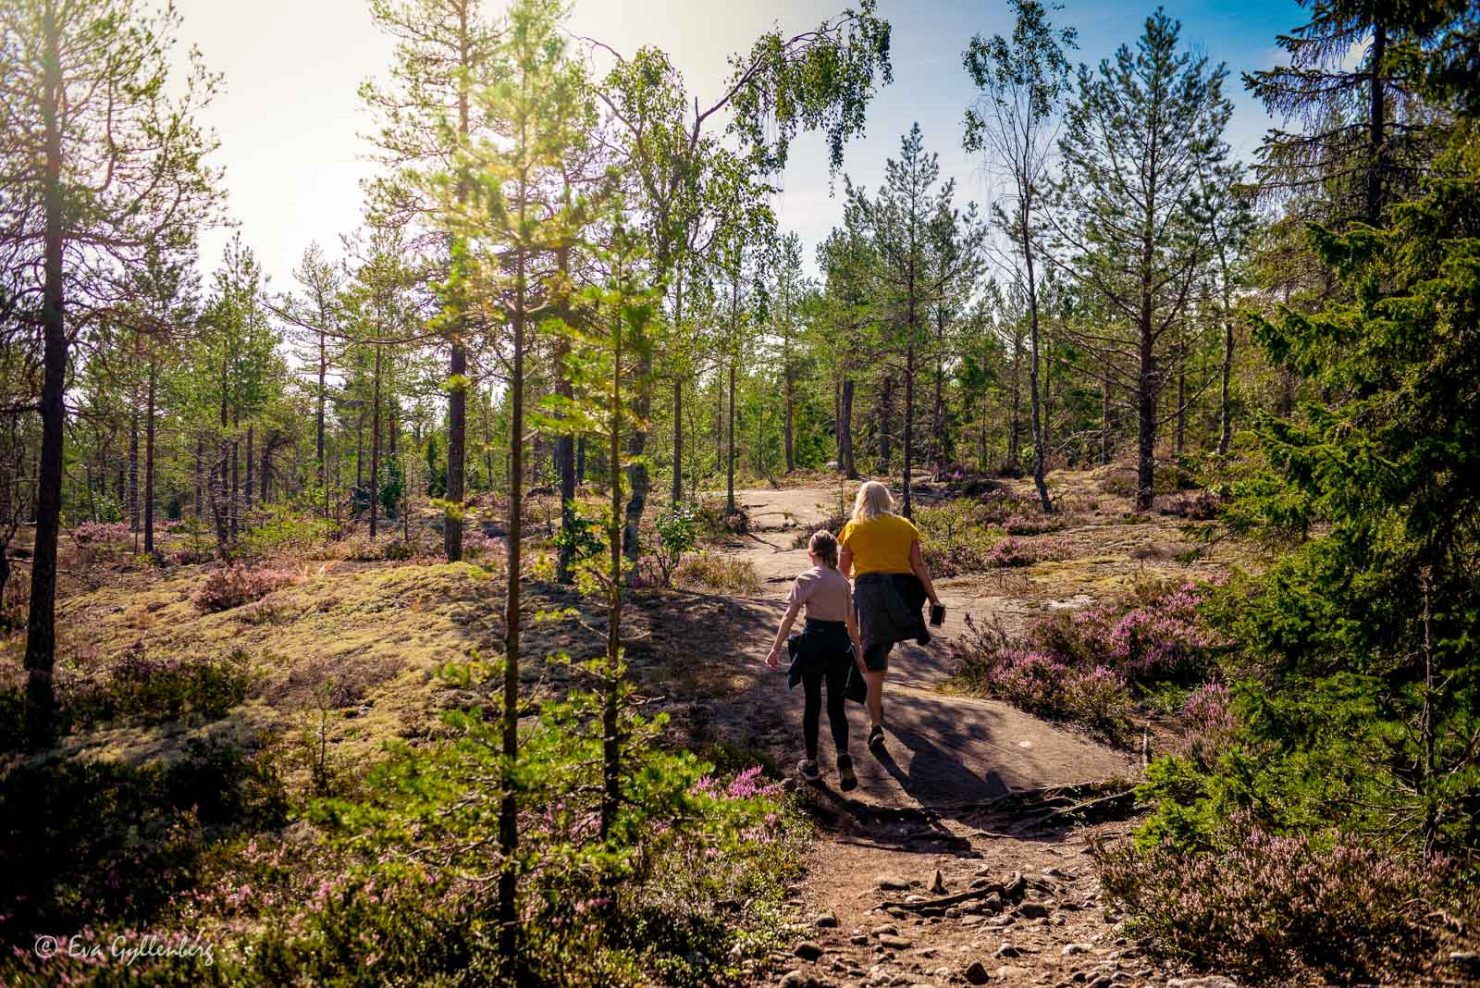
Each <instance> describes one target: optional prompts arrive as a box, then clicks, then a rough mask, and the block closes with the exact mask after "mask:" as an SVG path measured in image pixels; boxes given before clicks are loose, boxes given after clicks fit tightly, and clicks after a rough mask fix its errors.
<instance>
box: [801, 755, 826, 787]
mask: <svg viewBox="0 0 1480 988" xmlns="http://www.w3.org/2000/svg"><path fill="white" fill-rule="evenodd" d="M797 772H799V773H800V774H801V776H802V781H803V782H816V781H817V780H819V779H821V778H822V773H821V772H820V771H818V769H817V760H816V759H815V758H803V759H802V760H801V761H799V762H797Z"/></svg>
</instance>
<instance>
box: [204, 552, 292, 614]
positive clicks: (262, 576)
mask: <svg viewBox="0 0 1480 988" xmlns="http://www.w3.org/2000/svg"><path fill="white" fill-rule="evenodd" d="M302 580H303V576H302V574H300V573H299V572H298V571H296V570H292V569H286V568H282V567H273V566H251V565H249V564H247V563H242V562H230V563H227V564H226V565H224V566H218V567H216V568H215V569H213V570H211V571H210V572H209V573H207V574H206V579H205V583H204V584H202V586H201V588H200V589H199V590H198V591H196V593H195V596H194V597H192V598H191V601H192V603H194V604H195V606H196V608H197V609H199V610H201V611H204V612H206V613H212V612H215V611H226V610H230V609H231V608H233V607H240V606H242V605H243V604H250V603H251V602H252V601H254V600H260V599H261V598H263V597H266V596H267V595H268V594H270V593H272V592H273V591H274V590H280V589H282V588H283V587H286V586H291V585H293V584H295V583H301V582H302Z"/></svg>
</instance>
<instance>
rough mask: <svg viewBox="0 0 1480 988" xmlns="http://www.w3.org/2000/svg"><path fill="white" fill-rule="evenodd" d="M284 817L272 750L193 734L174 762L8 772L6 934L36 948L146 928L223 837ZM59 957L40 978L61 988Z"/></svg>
mask: <svg viewBox="0 0 1480 988" xmlns="http://www.w3.org/2000/svg"><path fill="white" fill-rule="evenodd" d="M286 812H287V803H286V797H285V792H284V788H283V785H282V782H281V779H280V778H279V777H278V774H277V769H276V764H275V762H274V761H273V759H272V757H271V756H270V755H269V754H268V753H267V750H266V749H262V750H259V751H254V752H248V751H244V750H242V749H241V748H238V747H236V746H234V745H230V744H225V743H212V742H208V741H194V742H191V743H190V744H189V745H187V747H186V750H185V752H184V754H183V756H182V757H180V758H179V759H177V760H175V761H174V762H171V763H162V762H146V763H144V764H138V765H134V764H128V763H124V762H119V761H108V760H97V759H84V758H76V759H70V760H60V761H51V762H47V763H45V764H31V765H21V766H17V767H15V768H12V769H11V770H10V771H9V772H8V773H7V774H5V775H4V776H3V778H0V819H3V820H4V821H5V827H4V829H3V831H0V900H3V901H4V902H5V903H6V909H5V911H4V913H3V914H0V937H3V938H4V939H5V940H6V941H7V942H9V943H12V944H19V943H25V944H27V945H29V944H31V943H32V942H34V938H35V936H36V935H37V934H40V933H56V932H57V931H58V930H64V931H68V932H78V931H81V930H84V929H86V928H88V927H95V924H103V923H111V924H116V928H117V929H118V930H119V931H122V930H123V929H124V928H126V927H134V926H135V925H136V924H138V925H140V926H145V927H146V928H147V925H148V924H151V923H152V922H153V921H154V920H156V919H157V918H159V917H161V915H163V914H164V913H165V912H167V911H168V910H169V909H170V908H171V905H172V898H173V897H176V896H178V895H180V894H181V893H182V892H184V891H185V890H187V889H188V888H190V887H191V886H192V885H193V884H194V882H195V881H196V879H197V877H198V875H199V872H200V868H201V865H202V862H203V857H204V855H205V854H206V853H207V851H208V850H209V848H210V847H211V846H212V845H213V844H215V843H216V842H218V841H221V840H224V839H229V838H230V837H231V835H233V834H235V833H239V832H244V831H251V830H255V829H258V828H262V827H277V826H281V825H282V824H283V823H284V822H285V819H286ZM95 928H96V927H95ZM97 939H98V940H99V941H100V942H103V943H106V942H107V940H108V938H107V937H99V938H97ZM24 954H25V957H26V958H31V959H33V960H34V958H32V956H31V954H30V951H29V950H27V951H25V952H24ZM61 963H62V961H61V960H60V959H59V958H51V959H50V960H48V961H40V962H39V965H40V967H39V970H38V972H37V973H38V974H39V975H40V976H41V980H39V981H37V982H33V983H51V984H56V983H63V981H64V979H63V978H62V974H64V973H65V971H64V970H63V969H62V968H61V967H59V966H58V965H60V964H61ZM92 973H94V974H95V973H96V971H94V972H92Z"/></svg>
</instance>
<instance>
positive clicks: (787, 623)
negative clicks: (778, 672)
mask: <svg viewBox="0 0 1480 988" xmlns="http://www.w3.org/2000/svg"><path fill="white" fill-rule="evenodd" d="M801 609H802V605H801V604H792V605H791V606H790V607H788V608H787V609H786V614H785V616H783V617H782V618H781V627H779V628H777V629H776V640H775V641H774V642H772V643H771V653H770V654H769V655H767V656H766V665H768V666H771V667H772V668H773V669H774V668H775V667H776V666H777V665H779V664H780V663H781V650H782V649H783V648H785V647H786V636H787V635H789V634H791V626H792V624H794V623H795V622H796V619H797V612H798V611H800V610H801Z"/></svg>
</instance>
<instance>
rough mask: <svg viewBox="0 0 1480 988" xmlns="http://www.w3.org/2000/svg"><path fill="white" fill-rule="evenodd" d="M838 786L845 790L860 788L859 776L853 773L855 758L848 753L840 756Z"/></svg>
mask: <svg viewBox="0 0 1480 988" xmlns="http://www.w3.org/2000/svg"><path fill="white" fill-rule="evenodd" d="M838 788H840V789H842V790H843V791H844V792H849V791H851V790H853V789H857V788H858V776H856V775H854V774H853V759H852V758H849V757H848V756H847V755H839V756H838Z"/></svg>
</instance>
